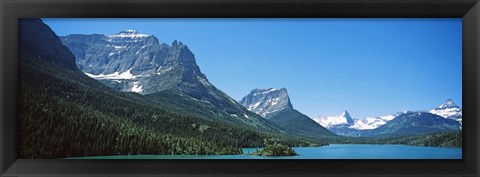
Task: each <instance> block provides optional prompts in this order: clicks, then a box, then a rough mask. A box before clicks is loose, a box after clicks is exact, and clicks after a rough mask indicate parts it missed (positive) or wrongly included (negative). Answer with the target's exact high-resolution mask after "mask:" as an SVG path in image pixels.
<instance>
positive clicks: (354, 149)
mask: <svg viewBox="0 0 480 177" xmlns="http://www.w3.org/2000/svg"><path fill="white" fill-rule="evenodd" d="M257 149H261V148H243V152H244V154H240V155H130V156H128V155H120V156H92V157H81V158H70V159H462V148H439V147H422V146H406V145H359V144H332V145H329V146H322V147H298V148H293V149H294V150H295V151H296V152H297V153H298V154H299V156H285V157H264V156H252V155H247V154H248V153H252V152H255V151H256V150H257Z"/></svg>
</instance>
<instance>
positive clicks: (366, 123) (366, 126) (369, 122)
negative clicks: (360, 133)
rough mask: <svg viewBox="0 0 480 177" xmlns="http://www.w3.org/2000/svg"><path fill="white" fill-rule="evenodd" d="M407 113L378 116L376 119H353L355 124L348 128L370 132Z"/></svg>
mask: <svg viewBox="0 0 480 177" xmlns="http://www.w3.org/2000/svg"><path fill="white" fill-rule="evenodd" d="M407 112H408V111H402V112H397V113H395V114H390V115H386V116H378V117H367V118H363V119H354V121H355V123H354V124H353V125H352V126H350V127H349V128H352V129H355V130H371V129H376V128H378V127H380V126H382V125H384V124H386V123H387V122H388V121H391V120H393V119H394V118H395V117H397V116H399V115H402V114H405V113H407Z"/></svg>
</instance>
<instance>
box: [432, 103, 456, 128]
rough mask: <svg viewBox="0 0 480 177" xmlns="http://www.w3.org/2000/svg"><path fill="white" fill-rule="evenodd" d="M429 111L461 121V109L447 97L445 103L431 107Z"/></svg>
mask: <svg viewBox="0 0 480 177" xmlns="http://www.w3.org/2000/svg"><path fill="white" fill-rule="evenodd" d="M429 112H430V113H432V114H435V115H439V116H441V117H443V118H447V119H453V120H456V121H459V122H460V123H461V122H462V109H461V108H460V107H459V106H457V105H456V104H455V103H454V102H453V100H452V99H448V100H447V101H446V102H445V103H443V104H441V105H439V106H438V107H436V108H433V109H432V110H430V111H429Z"/></svg>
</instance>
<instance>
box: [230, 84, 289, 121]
mask: <svg viewBox="0 0 480 177" xmlns="http://www.w3.org/2000/svg"><path fill="white" fill-rule="evenodd" d="M240 104H242V105H243V106H244V107H246V108H247V109H248V110H249V111H252V112H255V113H257V114H258V115H261V116H262V117H269V115H271V114H273V113H275V112H278V111H281V110H283V109H286V108H292V103H290V98H289V97H288V93H287V89H285V88H281V89H276V88H269V89H254V90H252V91H251V92H250V93H249V94H248V95H247V96H245V97H244V98H242V100H240Z"/></svg>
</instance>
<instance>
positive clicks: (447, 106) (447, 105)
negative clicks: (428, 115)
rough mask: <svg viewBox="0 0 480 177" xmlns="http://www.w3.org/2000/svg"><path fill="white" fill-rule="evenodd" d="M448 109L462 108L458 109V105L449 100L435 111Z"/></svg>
mask: <svg viewBox="0 0 480 177" xmlns="http://www.w3.org/2000/svg"><path fill="white" fill-rule="evenodd" d="M448 108H460V107H458V106H457V104H455V103H454V102H453V100H452V99H448V100H447V101H446V102H445V103H443V104H441V105H439V106H438V107H436V108H435V109H436V110H440V109H448Z"/></svg>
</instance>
